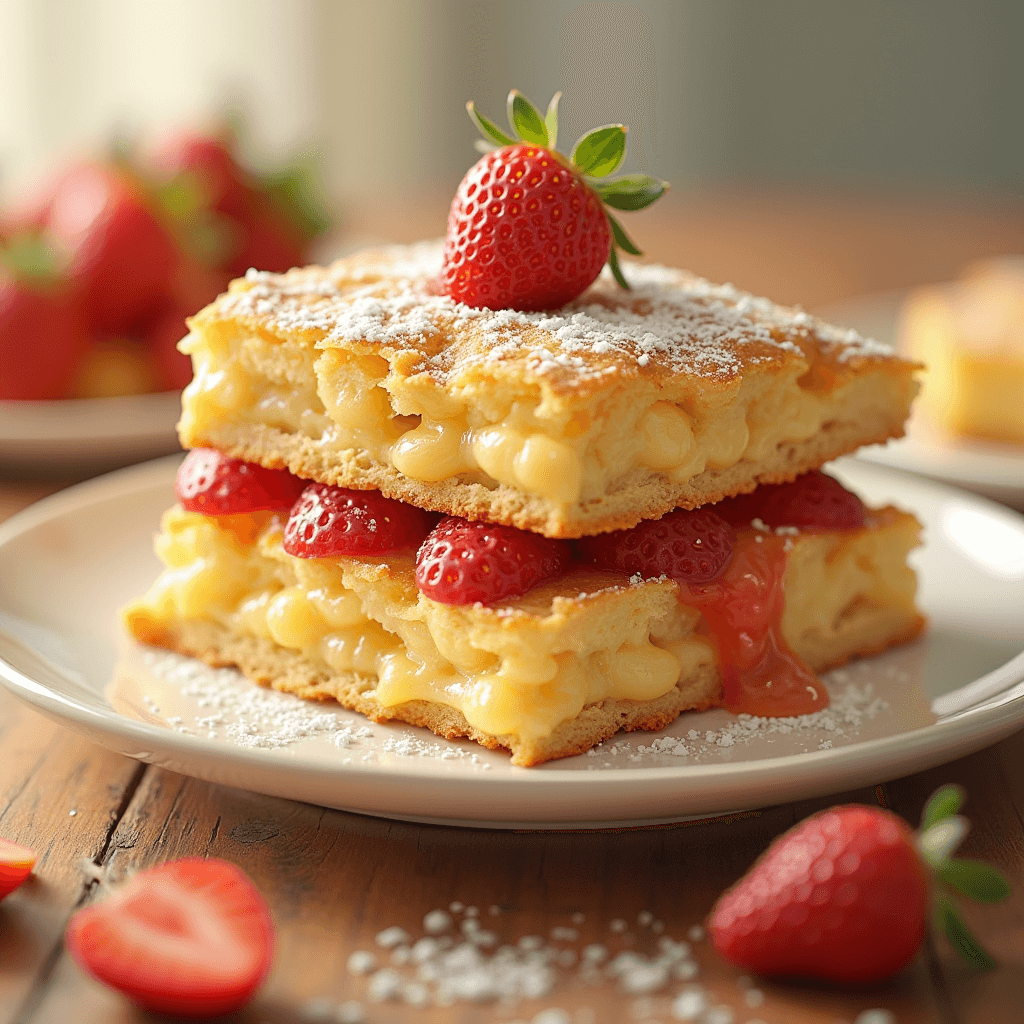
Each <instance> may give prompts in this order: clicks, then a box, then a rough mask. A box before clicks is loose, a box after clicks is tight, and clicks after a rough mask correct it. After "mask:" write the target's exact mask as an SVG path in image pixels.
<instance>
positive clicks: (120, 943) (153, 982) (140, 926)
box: [65, 857, 274, 1017]
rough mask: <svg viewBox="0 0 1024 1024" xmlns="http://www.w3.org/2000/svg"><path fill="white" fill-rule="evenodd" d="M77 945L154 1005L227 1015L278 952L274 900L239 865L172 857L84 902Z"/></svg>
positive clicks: (74, 931) (96, 971)
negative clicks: (272, 909)
mask: <svg viewBox="0 0 1024 1024" xmlns="http://www.w3.org/2000/svg"><path fill="white" fill-rule="evenodd" d="M65 940H66V943H67V949H68V952H69V953H70V954H71V957H72V959H74V960H75V961H76V962H77V963H78V965H79V966H80V967H82V968H83V970H85V971H87V972H88V973H89V974H90V975H92V977H94V978H95V979H96V980H97V981H99V982H100V983H102V984H103V985H106V986H107V987H108V988H112V989H114V990H116V991H117V992H120V993H121V994H122V995H124V996H125V997H126V998H127V999H129V1000H130V1001H131V1002H133V1003H135V1004H136V1005H137V1006H140V1007H141V1008H142V1009H144V1010H150V1011H153V1012H155V1013H161V1014H172V1015H174V1016H175V1017H218V1016H220V1015H222V1014H226V1013H231V1012H233V1011H234V1010H237V1009H238V1008H239V1007H241V1006H243V1005H244V1004H245V1003H247V1002H248V1001H249V1000H250V999H251V998H252V996H253V994H254V993H255V992H256V990H257V989H258V988H259V987H260V985H261V984H262V983H263V980H264V978H266V976H267V972H268V971H269V970H270V966H271V963H272V962H273V958H274V925H273V921H272V920H271V917H270V910H269V908H268V907H267V903H266V901H265V900H264V899H263V897H262V896H261V895H260V893H259V892H258V891H257V889H256V887H255V886H254V885H253V884H252V882H251V881H250V880H249V878H248V877H247V876H246V875H245V874H244V873H243V872H242V871H241V870H240V869H239V868H237V867H235V865H234V864H230V863H228V862H227V861H223V860H216V859H214V858H210V859H208V860H203V859H200V858H198V857H195V858H189V859H186V860H178V861H168V862H167V863H165V864H160V865H158V866H157V867H153V868H147V869H146V870H145V871H140V872H139V873H138V874H136V875H134V876H132V878H130V879H129V880H128V881H127V882H125V883H124V884H123V885H121V886H118V887H116V888H113V889H109V890H107V893H106V897H105V898H104V899H101V900H100V901H99V902H96V903H93V904H91V905H89V906H87V907H85V908H83V909H82V910H79V911H78V912H77V913H76V914H75V916H74V917H72V919H71V922H70V924H69V925H68V929H67V934H66V936H65Z"/></svg>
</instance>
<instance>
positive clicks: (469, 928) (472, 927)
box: [459, 917, 480, 935]
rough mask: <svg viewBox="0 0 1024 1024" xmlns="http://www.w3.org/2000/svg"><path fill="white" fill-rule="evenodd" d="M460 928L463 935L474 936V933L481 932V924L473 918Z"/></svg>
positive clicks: (468, 919)
mask: <svg viewBox="0 0 1024 1024" xmlns="http://www.w3.org/2000/svg"><path fill="white" fill-rule="evenodd" d="M459 928H460V930H461V931H462V934H463V935H472V934H473V932H478V931H480V922H479V921H477V920H475V919H474V918H472V917H468V918H466V920H465V921H463V922H462V924H461V925H460V926H459Z"/></svg>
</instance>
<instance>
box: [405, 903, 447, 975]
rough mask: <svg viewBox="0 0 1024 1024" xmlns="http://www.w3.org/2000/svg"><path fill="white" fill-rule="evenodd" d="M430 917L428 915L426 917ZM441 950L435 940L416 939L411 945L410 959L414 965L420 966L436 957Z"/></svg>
mask: <svg viewBox="0 0 1024 1024" xmlns="http://www.w3.org/2000/svg"><path fill="white" fill-rule="evenodd" d="M427 916H428V917H429V916H430V915H429V914H428V915H427ZM440 950H441V944H440V943H439V942H438V941H437V939H429V938H422V939H417V941H416V942H415V943H414V944H413V947H412V950H411V956H410V959H411V960H412V962H413V963H414V964H421V963H423V962H424V961H426V960H429V959H430V958H431V957H433V956H436V955H437V954H438V953H439V952H440Z"/></svg>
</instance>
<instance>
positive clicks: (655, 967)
mask: <svg viewBox="0 0 1024 1024" xmlns="http://www.w3.org/2000/svg"><path fill="white" fill-rule="evenodd" d="M619 984H620V985H621V986H622V988H623V989H624V990H625V991H626V992H632V993H633V994H634V995H638V994H640V993H647V992H657V991H658V990H659V989H662V988H664V987H665V986H666V985H667V984H668V968H667V967H666V966H665V965H664V964H659V963H647V964H636V965H634V966H632V967H629V968H627V969H626V970H624V971H622V972H621V973H620V975H619Z"/></svg>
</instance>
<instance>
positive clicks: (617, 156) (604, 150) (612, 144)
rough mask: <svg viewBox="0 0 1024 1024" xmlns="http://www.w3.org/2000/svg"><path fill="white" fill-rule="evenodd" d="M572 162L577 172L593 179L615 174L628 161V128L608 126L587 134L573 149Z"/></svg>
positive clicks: (619, 125)
mask: <svg viewBox="0 0 1024 1024" xmlns="http://www.w3.org/2000/svg"><path fill="white" fill-rule="evenodd" d="M570 159H571V160H572V162H573V163H574V164H575V165H576V168H577V170H579V171H581V172H582V173H583V174H587V175H589V176H590V177H591V178H603V177H605V175H608V174H614V173H615V171H617V170H618V169H619V167H620V166H621V164H622V161H623V160H625V159H626V128H625V126H624V125H621V124H606V125H604V127H602V128H595V129H594V130H593V131H592V132H587V134H586V135H584V136H583V137H582V138H581V139H580V140H579V142H577V143H576V145H575V146H574V147H573V151H572V156H571V157H570Z"/></svg>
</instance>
